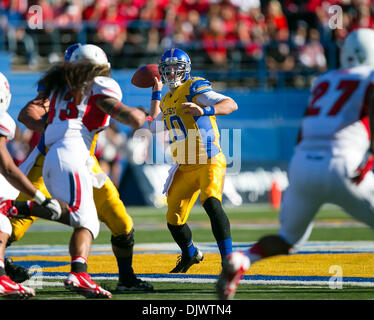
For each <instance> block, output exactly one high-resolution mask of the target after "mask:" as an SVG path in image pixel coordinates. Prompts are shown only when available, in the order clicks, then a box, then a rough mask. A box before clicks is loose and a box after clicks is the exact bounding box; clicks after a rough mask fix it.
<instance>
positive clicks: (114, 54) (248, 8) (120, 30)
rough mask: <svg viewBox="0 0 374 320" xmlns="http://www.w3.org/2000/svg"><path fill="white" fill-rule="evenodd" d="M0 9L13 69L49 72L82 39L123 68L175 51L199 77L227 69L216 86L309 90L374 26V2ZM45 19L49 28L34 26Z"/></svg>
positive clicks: (254, 0)
mask: <svg viewBox="0 0 374 320" xmlns="http://www.w3.org/2000/svg"><path fill="white" fill-rule="evenodd" d="M0 3H1V8H0V10H1V12H0V14H1V24H0V33H1V37H0V49H2V50H3V51H4V50H5V51H7V52H9V53H11V54H12V66H13V69H20V68H21V69H22V68H23V69H25V68H26V69H28V68H29V69H32V70H40V69H44V68H46V67H48V65H49V64H50V63H51V62H55V61H57V60H58V59H59V58H61V56H62V53H63V52H64V50H65V48H66V47H67V46H69V45H70V44H72V43H74V42H77V41H80V42H84V43H85V42H90V43H94V44H97V45H100V46H101V47H102V48H103V49H104V50H105V51H106V53H107V54H108V56H109V59H110V60H111V61H112V66H113V68H115V69H129V68H130V69H131V68H137V67H138V66H140V65H141V64H145V63H156V62H157V60H158V57H159V56H160V53H161V52H162V51H163V50H164V49H165V48H167V47H171V46H176V47H180V48H182V49H183V50H186V51H187V52H189V53H190V55H191V58H192V61H194V69H195V70H198V69H202V70H207V71H209V70H219V71H220V72H219V74H218V73H217V72H213V74H211V75H210V78H212V76H213V77H214V76H215V75H217V77H218V80H220V79H222V78H224V79H225V80H232V81H229V82H228V85H230V84H233V86H237V85H243V86H251V87H261V86H264V85H265V86H270V87H274V86H283V85H288V86H297V87H303V86H308V85H309V84H310V81H311V80H312V79H313V75H314V74H316V73H317V72H320V71H323V70H325V69H327V68H335V67H337V59H336V57H337V54H338V51H339V45H340V43H341V41H342V39H344V37H345V35H346V34H347V32H349V31H351V30H353V29H355V28H358V27H373V25H374V22H373V9H372V4H371V1H367V0H365V1H354V0H352V1H339V0H329V1H326V0H295V1H291V0H287V1H277V0H270V1H269V0H267V1H259V0H250V1H249V0H97V1H93V0H1V2H0ZM35 5H36V6H38V7H36V8H40V9H41V10H40V11H38V10H37V9H35V7H33V6H35ZM332 5H339V6H340V7H341V8H342V13H343V17H342V23H343V26H342V28H335V29H331V28H330V27H329V19H330V18H331V11H330V12H329V8H330V7H331V6H332ZM32 8H33V9H32ZM35 10H36V11H35ZM37 14H41V18H42V20H37V19H40V17H39V18H37ZM41 21H42V23H41V26H42V27H41V28H40V29H39V27H38V28H35V26H34V27H33V25H32V24H33V23H34V25H35V24H37V23H40V22H41ZM39 26H40V25H39ZM254 75H255V77H254ZM254 79H255V80H254ZM234 80H236V81H234Z"/></svg>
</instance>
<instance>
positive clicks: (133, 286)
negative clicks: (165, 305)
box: [116, 274, 153, 292]
mask: <svg viewBox="0 0 374 320" xmlns="http://www.w3.org/2000/svg"><path fill="white" fill-rule="evenodd" d="M126 291H144V292H151V291H153V285H152V284H150V283H149V282H147V281H144V280H141V279H139V278H137V277H136V276H135V274H132V275H131V276H129V277H126V279H125V278H124V277H120V279H119V281H118V284H117V287H116V292H126Z"/></svg>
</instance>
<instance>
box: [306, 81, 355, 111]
mask: <svg viewBox="0 0 374 320" xmlns="http://www.w3.org/2000/svg"><path fill="white" fill-rule="evenodd" d="M359 84H360V81H358V80H342V81H340V82H339V84H338V86H337V89H338V90H339V91H341V93H340V95H339V98H338V99H337V100H336V102H335V103H334V104H333V105H332V107H331V108H330V109H329V110H328V112H326V115H327V116H335V115H336V114H338V113H339V111H340V110H341V108H342V107H343V105H344V104H345V103H346V102H347V100H348V99H349V98H350V97H351V96H352V94H353V92H354V91H355V90H356V89H357V87H358V85H359ZM329 87H330V83H329V82H328V81H322V82H321V83H319V84H318V85H317V86H316V87H315V88H314V89H313V91H312V98H311V101H310V103H309V106H308V109H307V112H306V116H316V115H318V114H319V113H320V112H321V108H322V106H318V103H317V102H318V100H319V99H321V98H322V96H324V95H325V93H326V92H327V91H328V89H329Z"/></svg>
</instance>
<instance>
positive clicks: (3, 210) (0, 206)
mask: <svg viewBox="0 0 374 320" xmlns="http://www.w3.org/2000/svg"><path fill="white" fill-rule="evenodd" d="M0 214H3V215H5V216H6V217H8V218H14V217H15V216H17V214H18V210H17V208H16V207H15V206H14V202H13V201H12V200H4V201H1V202H0Z"/></svg>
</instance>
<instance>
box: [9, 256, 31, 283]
mask: <svg viewBox="0 0 374 320" xmlns="http://www.w3.org/2000/svg"><path fill="white" fill-rule="evenodd" d="M4 262H5V272H6V274H7V275H8V276H9V278H10V279H11V280H12V281H14V282H17V283H22V282H24V281H26V280H29V279H30V278H31V275H32V273H31V271H29V269H26V268H23V267H21V266H19V265H17V264H15V263H14V262H13V260H12V259H11V258H5V261H4Z"/></svg>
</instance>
